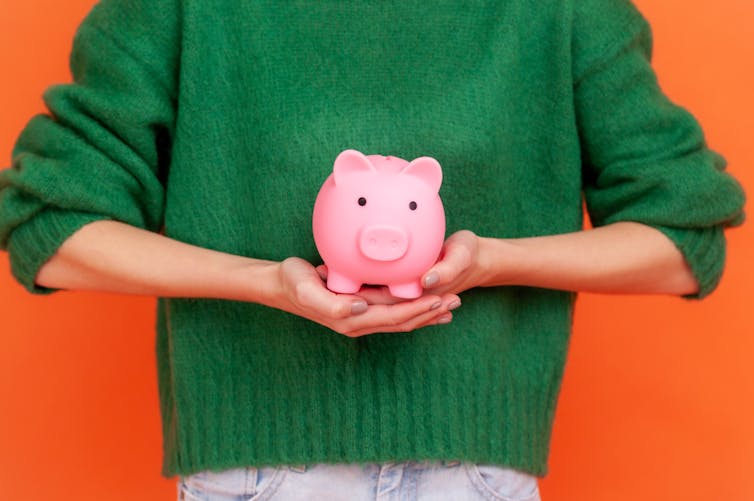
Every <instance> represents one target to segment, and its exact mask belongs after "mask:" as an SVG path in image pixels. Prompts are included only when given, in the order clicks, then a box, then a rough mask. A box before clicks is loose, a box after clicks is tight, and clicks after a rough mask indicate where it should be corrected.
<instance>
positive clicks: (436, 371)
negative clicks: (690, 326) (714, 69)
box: [0, 0, 743, 476]
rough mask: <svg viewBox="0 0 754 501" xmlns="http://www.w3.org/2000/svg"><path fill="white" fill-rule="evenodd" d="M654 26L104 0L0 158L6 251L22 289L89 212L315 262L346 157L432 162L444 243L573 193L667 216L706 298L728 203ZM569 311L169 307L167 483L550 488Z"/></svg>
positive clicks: (605, 15) (646, 218)
mask: <svg viewBox="0 0 754 501" xmlns="http://www.w3.org/2000/svg"><path fill="white" fill-rule="evenodd" d="M650 40H651V37H650V30H649V28H648V26H647V23H646V22H645V20H644V19H643V17H642V16H641V15H640V14H639V13H638V11H637V10H636V9H635V8H634V7H633V6H632V5H631V4H630V3H628V2H627V1H625V0H545V1H540V2H529V1H523V0H504V1H494V2H492V1H486V2H485V1H478V2H471V3H470V4H468V5H465V6H463V7H462V8H461V7H459V3H458V2H451V1H438V2H430V3H427V2H419V1H413V0H410V1H405V0H404V1H401V2H394V1H387V0H386V1H379V2H378V1H358V0H354V1H348V2H340V1H323V2H304V1H301V0H298V1H295V0H294V1H289V2H278V1H256V0H255V1H252V0H214V1H211V2H203V1H196V2H189V1H185V2H184V1H180V0H119V1H118V0H104V1H102V2H101V3H99V4H98V5H97V6H96V7H95V8H94V9H93V11H92V13H91V14H90V15H89V16H88V17H87V18H86V20H85V21H84V23H83V24H82V26H81V27H80V29H79V30H78V32H77V35H76V38H75V42H74V49H73V53H72V57H71V67H72V71H73V77H74V81H75V83H73V84H70V85H57V86H53V87H51V88H50V89H49V90H48V91H47V92H46V93H45V95H44V98H45V102H46V104H47V105H48V107H49V110H50V115H39V116H35V117H33V118H32V119H31V121H30V122H29V124H28V126H27V127H26V128H25V129H24V131H23V132H22V133H21V135H20V137H19V139H18V142H17V145H16V147H15V149H14V152H13V165H12V167H11V168H9V169H5V170H3V171H1V172H2V173H1V174H0V245H2V247H3V248H4V249H7V250H8V252H9V253H10V259H11V265H12V271H13V273H14V275H15V276H16V277H17V278H18V280H19V281H20V282H21V283H22V284H24V285H25V286H26V287H27V288H28V289H29V290H30V291H32V292H35V293H49V292H51V290H50V289H45V288H42V287H39V286H37V285H35V284H34V276H35V274H36V272H37V270H38V269H39V267H40V266H41V265H42V264H43V263H44V262H45V260H47V259H48V258H49V257H50V256H51V255H52V254H53V253H54V252H55V250H56V249H57V247H58V246H59V245H60V244H61V243H62V242H63V241H64V240H65V239H66V238H67V237H68V236H70V235H71V233H73V232H74V231H76V230H77V229H78V228H80V227H81V226H82V225H84V224H86V223H89V222H92V221H95V220H99V219H113V220H118V221H123V222H126V223H129V224H132V225H134V226H138V227H141V228H146V229H149V230H153V231H162V232H164V233H165V234H166V235H168V236H170V237H172V238H175V239H178V240H181V241H184V242H188V243H191V244H195V245H199V246H203V247H207V248H211V249H216V250H220V251H225V252H229V253H233V254H238V255H244V256H252V257H257V258H264V259H272V260H282V259H284V258H286V257H289V256H300V257H303V258H305V259H307V260H309V261H310V262H312V263H318V262H320V260H319V256H318V255H317V252H316V248H315V246H314V242H313V238H312V235H311V215H312V206H313V202H314V199H315V197H316V194H317V191H318V189H319V187H320V185H321V183H322V182H323V180H324V179H325V177H326V176H327V175H328V173H329V172H330V171H331V169H332V164H333V160H334V159H335V157H336V156H337V154H338V153H339V152H340V151H342V150H344V149H348V148H354V149H357V150H360V151H362V152H364V153H365V154H384V155H388V154H389V155H395V156H399V157H402V158H406V159H413V158H416V157H419V156H422V155H428V156H432V157H435V158H437V159H438V160H439V162H440V163H441V164H442V166H443V171H444V175H445V178H444V183H443V186H442V189H441V192H440V194H441V197H442V199H443V201H444V205H445V209H446V213H447V228H448V232H449V233H450V232H454V231H456V230H459V229H470V230H472V231H474V232H476V233H477V234H479V235H482V236H489V237H527V236H535V235H548V234H557V233H564V232H572V231H577V230H580V229H581V228H582V223H583V221H582V214H583V211H582V200H585V202H586V206H587V210H588V213H589V216H590V219H591V221H592V223H593V224H594V225H595V226H599V225H604V224H607V223H613V222H616V221H638V222H642V223H645V224H648V225H652V226H654V227H657V228H659V229H660V230H661V231H663V232H664V233H665V234H666V235H668V236H669V237H670V238H671V239H672V240H673V242H675V244H676V245H677V246H678V248H679V249H680V250H681V251H682V252H683V254H684V255H685V257H686V259H687V260H688V263H689V264H690V266H691V268H692V270H693V272H694V274H695V275H696V277H697V278H698V280H699V282H700V284H701V291H700V293H699V294H698V295H697V297H701V296H704V295H706V294H708V293H709V292H710V291H711V290H712V289H713V288H714V287H715V285H716V284H717V283H718V281H719V278H720V276H721V273H722V268H723V263H724V235H723V231H722V230H723V228H725V227H726V226H733V225H736V224H739V223H740V222H741V221H742V220H743V213H742V206H743V193H742V190H741V188H740V186H739V185H738V183H737V182H736V181H735V180H734V179H733V178H731V177H730V176H729V175H728V174H726V173H725V172H724V171H723V168H724V165H725V163H724V160H723V159H722V158H721V157H720V156H718V155H717V154H715V153H713V152H712V151H710V150H709V149H708V148H707V146H706V144H705V140H704V136H703V134H702V132H701V130H700V127H699V125H698V123H697V122H696V121H695V119H694V118H693V117H692V116H691V115H689V114H688V113H687V112H686V111H685V110H684V109H682V108H680V107H678V106H676V105H674V104H673V103H671V102H670V101H669V100H668V99H667V98H666V97H665V96H664V95H663V93H662V92H661V90H660V89H659V88H658V86H657V81H656V78H655V75H654V73H653V71H652V69H651V66H650V64H649V58H650V51H651V41H650ZM574 299H575V294H574V293H572V292H566V291H556V290H545V289H538V288H533V287H495V288H484V289H475V290H470V291H467V292H465V293H463V302H464V305H463V307H462V308H460V309H459V310H458V311H457V312H456V314H455V319H454V321H453V323H452V324H450V325H445V326H436V327H431V328H426V329H422V330H420V331H416V332H411V333H401V334H375V335H370V336H366V337H362V338H357V339H351V338H348V337H345V336H342V335H338V334H335V333H333V332H330V331H328V330H327V329H325V328H323V327H321V326H319V325H316V324H314V323H311V322H309V321H307V320H303V319H301V318H298V317H295V316H293V315H290V314H287V313H283V312H281V311H278V310H274V309H271V308H267V307H263V306H260V305H256V304H246V303H241V302H233V301H221V300H208V299H169V298H161V299H159V301H158V325H157V343H156V349H157V360H158V364H159V393H160V402H161V412H162V419H163V433H164V436H163V439H164V440H163V443H164V469H163V474H164V475H166V476H170V475H174V474H190V473H192V472H196V471H198V470H202V469H221V468H228V467H236V466H241V465H272V464H280V463H294V464H302V463H313V462H367V461H370V462H371V461H388V460H404V459H414V460H420V459H456V460H467V461H474V462H486V463H496V464H500V465H508V466H512V467H515V468H519V469H522V470H526V471H529V472H532V473H534V474H537V475H544V473H545V472H546V468H547V455H548V448H549V441H550V433H551V426H552V422H553V416H554V413H555V406H556V402H557V397H558V392H559V389H560V385H561V379H562V375H563V368H564V363H565V360H566V353H567V348H568V341H569V334H570V329H571V320H572V311H573V306H574ZM606 327H607V328H609V327H608V326H606ZM135 335H137V334H135ZM92 342H96V340H92Z"/></svg>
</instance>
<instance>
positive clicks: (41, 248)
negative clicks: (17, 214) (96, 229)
mask: <svg viewBox="0 0 754 501" xmlns="http://www.w3.org/2000/svg"><path fill="white" fill-rule="evenodd" d="M101 219H108V218H107V217H106V216H102V215H98V214H92V213H88V212H76V211H67V210H60V209H54V208H47V209H45V210H43V211H42V212H40V213H38V214H36V215H35V216H34V218H32V219H30V220H29V221H27V222H25V223H24V224H22V225H20V226H18V227H17V228H16V229H14V230H13V232H12V233H11V234H10V238H9V240H8V253H9V254H10V265H11V273H13V276H14V277H15V278H16V280H18V282H19V283H20V284H21V285H23V286H24V287H25V288H26V290H28V291H29V292H31V293H33V294H50V293H52V292H55V291H57V290H59V289H53V288H49V287H42V286H40V285H37V284H36V283H35V282H34V279H35V278H36V276H37V273H38V272H39V269H40V268H41V267H42V266H43V265H44V264H45V263H46V262H47V261H48V260H49V259H50V258H51V257H52V256H53V254H55V252H56V251H57V250H58V248H59V247H60V246H61V245H62V244H63V242H64V241H65V240H66V239H67V238H68V237H70V236H71V235H72V234H73V233H75V232H76V231H77V230H79V229H80V228H81V227H82V226H84V225H85V224H88V223H91V222H94V221H98V220H101Z"/></svg>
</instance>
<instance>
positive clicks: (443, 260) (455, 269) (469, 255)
mask: <svg viewBox="0 0 754 501" xmlns="http://www.w3.org/2000/svg"><path fill="white" fill-rule="evenodd" d="M477 246H478V243H477V236H476V235H475V234H474V233H472V232H471V231H468V230H462V231H459V232H456V233H454V234H453V235H451V236H450V237H449V238H448V239H447V240H446V241H445V244H444V245H443V248H442V252H441V254H440V256H441V257H440V260H439V261H437V263H435V265H434V266H432V268H430V269H429V270H428V271H427V272H426V273H425V274H424V276H423V277H422V285H423V286H424V288H425V289H426V288H430V287H437V286H442V285H447V284H449V283H451V282H453V281H454V280H455V279H456V278H457V277H458V275H460V274H461V273H463V272H464V271H465V270H466V269H468V268H469V266H471V263H472V260H473V256H474V255H476V249H477Z"/></svg>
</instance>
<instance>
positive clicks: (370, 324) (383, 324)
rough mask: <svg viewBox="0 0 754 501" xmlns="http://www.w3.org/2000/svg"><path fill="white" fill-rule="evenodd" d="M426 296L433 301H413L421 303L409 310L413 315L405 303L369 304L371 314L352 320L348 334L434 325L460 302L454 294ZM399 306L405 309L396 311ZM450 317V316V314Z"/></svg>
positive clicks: (394, 330)
mask: <svg viewBox="0 0 754 501" xmlns="http://www.w3.org/2000/svg"><path fill="white" fill-rule="evenodd" d="M426 297H428V298H430V299H431V300H432V301H434V302H432V301H426V302H424V299H425V298H421V301H422V302H420V303H417V301H418V300H415V301H413V302H412V303H416V304H421V305H422V306H418V307H416V308H415V309H413V310H412V311H411V313H414V312H416V314H415V315H411V314H409V313H408V311H407V310H408V308H405V307H406V306H408V305H407V304H406V303H403V304H400V305H392V306H391V305H382V306H380V305H373V306H370V307H369V310H370V312H369V313H371V314H372V315H371V316H367V315H366V314H365V315H364V316H363V317H361V318H359V319H358V320H354V322H353V329H352V330H351V331H350V332H349V333H348V335H349V336H352V337H356V336H362V335H366V334H373V333H375V332H409V331H411V330H414V329H417V328H420V327H424V326H426V325H434V324H435V323H436V320H437V319H438V318H439V317H441V316H443V315H447V314H448V312H449V311H450V310H451V309H455V308H457V307H458V306H460V304H461V300H460V298H459V297H458V296H457V295H455V294H444V295H443V296H442V297H437V296H426ZM427 305H429V310H427V309H426V308H427ZM400 308H405V309H404V311H398V310H399V309H400ZM412 308H413V306H412ZM422 308H424V309H422ZM391 310H392V311H391ZM391 314H392V315H394V316H392V317H390V316H389V315H391ZM386 315H388V316H386ZM387 318H389V320H386V319H387ZM450 318H452V315H451V317H450ZM448 321H449V319H448ZM374 322H377V323H374Z"/></svg>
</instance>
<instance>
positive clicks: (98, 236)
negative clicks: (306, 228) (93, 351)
mask: <svg viewBox="0 0 754 501" xmlns="http://www.w3.org/2000/svg"><path fill="white" fill-rule="evenodd" d="M274 264H275V263H273V262H271V261H262V260H258V259H251V258H246V257H242V256H235V255H231V254H226V253H223V252H217V251H213V250H209V249H204V248H201V247H197V246H194V245H189V244H186V243H183V242H179V241H177V240H173V239H171V238H168V237H165V236H163V235H160V234H158V233H153V232H150V231H146V230H142V229H139V228H135V227H133V226H129V225H127V224H124V223H119V222H116V221H97V222H94V223H90V224H88V225H86V226H84V227H82V228H81V229H80V230H79V231H77V232H76V233H74V234H73V235H71V237H69V238H68V239H67V240H66V241H65V242H64V243H63V245H61V247H60V248H59V249H58V251H57V253H56V254H55V255H54V256H53V257H52V258H51V259H50V260H49V261H48V262H47V263H46V264H45V265H44V266H43V267H42V268H41V269H40V271H39V273H38V274H37V277H36V282H37V283H38V284H39V285H42V286H45V287H51V288H60V289H73V290H93V291H103V292H116V293H124V294H140V295H150V296H161V297H204V298H217V299H233V300H242V301H253V302H264V298H265V297H266V296H269V294H270V293H271V291H268V290H266V289H265V288H266V287H269V284H271V283H272V280H270V277H271V276H272V274H274V273H276V271H275V269H274V266H273V265H274Z"/></svg>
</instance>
